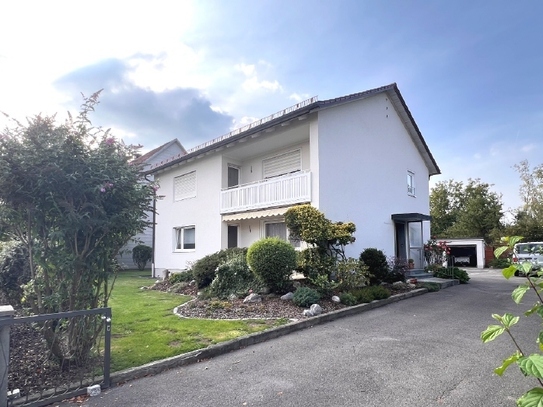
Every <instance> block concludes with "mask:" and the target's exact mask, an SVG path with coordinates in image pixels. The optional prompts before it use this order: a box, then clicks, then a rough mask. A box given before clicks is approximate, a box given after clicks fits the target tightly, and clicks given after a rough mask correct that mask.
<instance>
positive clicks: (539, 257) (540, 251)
mask: <svg viewBox="0 0 543 407" xmlns="http://www.w3.org/2000/svg"><path fill="white" fill-rule="evenodd" d="M512 260H513V264H523V263H526V262H529V263H531V264H532V272H533V274H536V273H537V272H538V271H540V270H541V268H542V266H543V242H526V243H517V244H516V245H515V247H514V249H513V259H512ZM519 274H520V273H519V272H516V273H515V275H519Z"/></svg>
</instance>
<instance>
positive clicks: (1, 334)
mask: <svg viewBox="0 0 543 407" xmlns="http://www.w3.org/2000/svg"><path fill="white" fill-rule="evenodd" d="M14 315H15V310H14V309H13V307H12V306H11V305H0V320H3V321H5V320H11V319H13V316H14ZM10 328H11V325H10V324H6V325H2V326H0V346H2V349H3V351H2V355H1V357H0V372H1V373H0V374H1V375H2V378H1V383H0V406H2V407H3V406H7V405H8V369H9V330H10Z"/></svg>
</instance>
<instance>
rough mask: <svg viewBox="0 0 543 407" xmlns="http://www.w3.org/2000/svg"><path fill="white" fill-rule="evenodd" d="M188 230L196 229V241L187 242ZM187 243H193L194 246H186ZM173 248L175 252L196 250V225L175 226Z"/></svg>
mask: <svg viewBox="0 0 543 407" xmlns="http://www.w3.org/2000/svg"><path fill="white" fill-rule="evenodd" d="M187 230H194V243H186V242H185V240H186V236H185V232H186V231H187ZM186 244H193V245H194V247H192V248H185V245H186ZM173 250H174V252H193V251H195V250H196V226H195V225H187V226H178V227H175V228H173Z"/></svg>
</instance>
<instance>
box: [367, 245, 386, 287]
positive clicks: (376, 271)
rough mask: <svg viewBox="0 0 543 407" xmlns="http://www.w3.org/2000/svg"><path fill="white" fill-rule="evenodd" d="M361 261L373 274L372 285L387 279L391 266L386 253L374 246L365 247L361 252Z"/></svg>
mask: <svg viewBox="0 0 543 407" xmlns="http://www.w3.org/2000/svg"><path fill="white" fill-rule="evenodd" d="M360 261H362V262H363V263H364V264H365V265H366V266H368V270H369V272H370V274H371V277H370V285H378V284H381V283H382V282H383V281H385V280H386V278H387V276H388V273H389V268H388V261H387V258H386V256H385V254H384V253H383V252H382V251H381V250H378V249H376V248H374V247H370V248H368V249H365V250H364V251H363V252H362V253H360Z"/></svg>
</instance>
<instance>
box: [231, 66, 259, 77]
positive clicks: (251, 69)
mask: <svg viewBox="0 0 543 407" xmlns="http://www.w3.org/2000/svg"><path fill="white" fill-rule="evenodd" d="M235 68H236V69H237V70H238V71H241V72H243V74H244V75H245V76H253V75H254V74H255V70H256V69H255V66H254V65H247V64H243V63H241V64H237V65H235Z"/></svg>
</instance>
